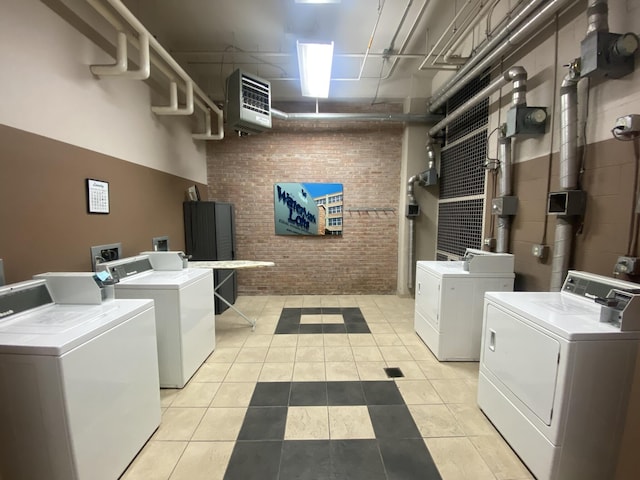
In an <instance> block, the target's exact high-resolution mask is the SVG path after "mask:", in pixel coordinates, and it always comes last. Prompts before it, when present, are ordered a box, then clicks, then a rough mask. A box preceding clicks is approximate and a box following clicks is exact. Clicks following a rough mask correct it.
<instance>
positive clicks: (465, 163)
mask: <svg viewBox="0 0 640 480" xmlns="http://www.w3.org/2000/svg"><path fill="white" fill-rule="evenodd" d="M486 157H487V131H486V130H481V131H480V132H478V133H476V134H475V135H473V136H472V137H470V138H469V139H467V140H466V141H464V142H460V143H457V144H455V145H454V146H453V147H451V148H446V147H445V148H443V149H442V153H441V156H440V158H441V160H442V161H441V166H440V198H441V199H451V198H455V197H468V196H469V195H482V194H484V183H485V181H484V179H485V170H484V162H485V159H486Z"/></svg>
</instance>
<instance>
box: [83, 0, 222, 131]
mask: <svg viewBox="0 0 640 480" xmlns="http://www.w3.org/2000/svg"><path fill="white" fill-rule="evenodd" d="M106 1H107V2H108V3H109V4H110V5H111V7H112V8H113V9H114V10H115V11H116V12H117V13H118V15H120V17H122V19H124V20H125V21H126V22H127V23H128V24H129V25H130V26H131V28H133V30H135V31H136V32H137V33H138V36H139V37H141V38H142V37H143V36H146V37H147V39H148V41H149V46H150V47H151V48H153V49H154V50H155V51H156V53H157V54H158V55H159V57H160V59H161V60H162V61H163V62H165V63H166V65H168V66H169V67H170V68H167V67H166V66H165V65H164V63H163V62H160V61H157V60H156V59H155V58H154V57H152V56H150V63H152V64H153V66H154V67H155V68H157V69H158V70H159V71H160V72H162V74H164V75H165V76H166V77H167V78H168V79H169V81H170V82H175V80H176V76H178V77H180V78H181V79H182V80H183V81H184V84H185V94H186V95H187V96H188V95H189V91H188V90H189V88H192V93H191V95H192V96H193V93H194V92H195V94H197V97H194V100H193V101H194V103H195V105H197V106H198V107H199V108H200V109H201V110H202V111H203V112H204V113H205V122H206V115H210V111H213V112H214V113H215V114H216V117H217V123H218V133H217V134H215V135H210V136H209V135H206V133H205V134H194V135H198V136H199V137H200V138H199V139H201V140H202V139H205V140H222V139H223V138H224V129H223V128H222V126H223V124H224V118H223V112H222V110H221V109H220V108H218V106H217V105H216V104H215V103H214V102H213V101H212V100H211V99H210V98H209V97H208V96H207V94H206V93H204V92H203V91H202V89H201V88H200V87H198V85H196V84H195V82H193V80H192V79H191V77H190V76H189V75H188V74H187V73H186V72H185V71H184V70H183V69H182V67H181V66H180V65H179V64H178V63H177V62H176V61H175V60H174V59H173V57H171V55H169V53H168V52H167V51H166V50H165V49H164V47H163V46H162V45H160V43H159V42H158V41H157V40H156V39H155V38H154V37H153V36H152V35H151V34H150V33H149V31H148V30H147V29H146V28H145V26H144V25H143V24H142V23H140V21H139V20H138V19H137V18H136V17H135V16H134V15H133V14H132V13H131V12H130V11H129V10H128V9H127V7H126V6H125V5H124V4H123V3H122V1H120V0H106ZM87 3H89V5H91V6H92V7H93V9H94V10H96V12H98V13H99V14H100V15H101V16H102V18H104V19H105V20H106V21H107V22H109V23H110V24H111V25H112V26H113V27H114V28H115V29H116V30H117V31H124V30H125V27H124V25H123V23H122V21H121V20H120V18H118V17H116V16H115V15H114V14H113V13H112V12H111V11H110V10H108V9H107V8H105V6H104V5H103V4H102V3H101V2H100V1H99V0H87ZM130 41H131V43H132V44H133V45H134V46H135V47H136V48H138V49H139V50H140V43H139V42H138V41H137V39H135V38H133V37H132V38H130ZM189 85H190V87H189ZM170 88H173V87H171V86H170ZM176 93H177V92H176ZM170 95H171V91H170ZM159 108H163V107H159ZM192 113H193V112H192ZM185 114H186V113H185ZM202 137H206V138H202ZM194 138H195V137H194Z"/></svg>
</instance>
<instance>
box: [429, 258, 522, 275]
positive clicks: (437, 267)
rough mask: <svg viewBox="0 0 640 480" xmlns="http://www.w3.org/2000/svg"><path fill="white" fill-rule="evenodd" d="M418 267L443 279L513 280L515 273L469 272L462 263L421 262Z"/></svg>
mask: <svg viewBox="0 0 640 480" xmlns="http://www.w3.org/2000/svg"><path fill="white" fill-rule="evenodd" d="M417 266H418V268H419V269H421V270H425V271H427V272H432V273H434V274H436V275H438V276H443V277H445V276H446V277H499V278H505V277H507V278H513V277H514V274H513V272H469V271H468V270H465V269H464V262H460V261H452V262H447V261H420V262H417Z"/></svg>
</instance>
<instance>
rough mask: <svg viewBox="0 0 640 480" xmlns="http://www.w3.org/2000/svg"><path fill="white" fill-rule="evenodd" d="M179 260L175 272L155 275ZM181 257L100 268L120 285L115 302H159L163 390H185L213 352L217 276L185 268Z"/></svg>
mask: <svg viewBox="0 0 640 480" xmlns="http://www.w3.org/2000/svg"><path fill="white" fill-rule="evenodd" d="M171 255H174V256H175V258H176V265H177V266H176V267H175V268H177V269H174V270H156V269H154V267H153V266H152V262H151V259H153V260H154V263H156V264H157V265H158V266H160V265H163V266H162V267H160V268H171V267H167V266H166V264H167V262H161V261H159V260H158V259H164V260H167V259H170V258H171ZM182 265H183V261H182V258H181V252H155V254H154V255H139V256H136V257H129V258H124V259H120V260H115V261H113V262H106V263H102V264H99V265H97V267H96V269H97V270H108V271H109V272H110V273H111V275H112V276H113V277H114V279H115V280H116V281H117V282H118V283H116V285H115V296H116V298H150V299H153V300H154V302H155V309H156V333H157V342H158V364H159V370H160V386H161V387H164V388H182V387H184V385H185V384H186V383H187V382H188V381H189V379H190V378H191V377H192V376H193V374H194V373H195V372H196V370H197V369H198V368H199V367H200V365H202V363H203V362H204V361H205V360H206V359H207V357H208V356H209V355H210V354H211V352H213V350H214V348H215V317H214V296H213V274H212V271H211V269H208V268H182Z"/></svg>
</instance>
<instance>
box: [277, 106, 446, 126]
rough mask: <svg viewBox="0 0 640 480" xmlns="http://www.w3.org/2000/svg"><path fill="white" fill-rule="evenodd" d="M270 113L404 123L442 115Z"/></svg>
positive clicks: (287, 116)
mask: <svg viewBox="0 0 640 480" xmlns="http://www.w3.org/2000/svg"><path fill="white" fill-rule="evenodd" d="M271 115H272V116H273V117H274V118H278V119H281V120H294V121H295V120H298V121H305V120H324V121H329V122H331V121H343V122H344V121H349V122H351V121H368V122H371V121H375V122H406V123H433V122H435V121H438V120H440V119H441V118H442V115H432V114H426V115H425V114H408V113H285V112H283V111H281V110H277V109H275V108H272V109H271Z"/></svg>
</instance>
